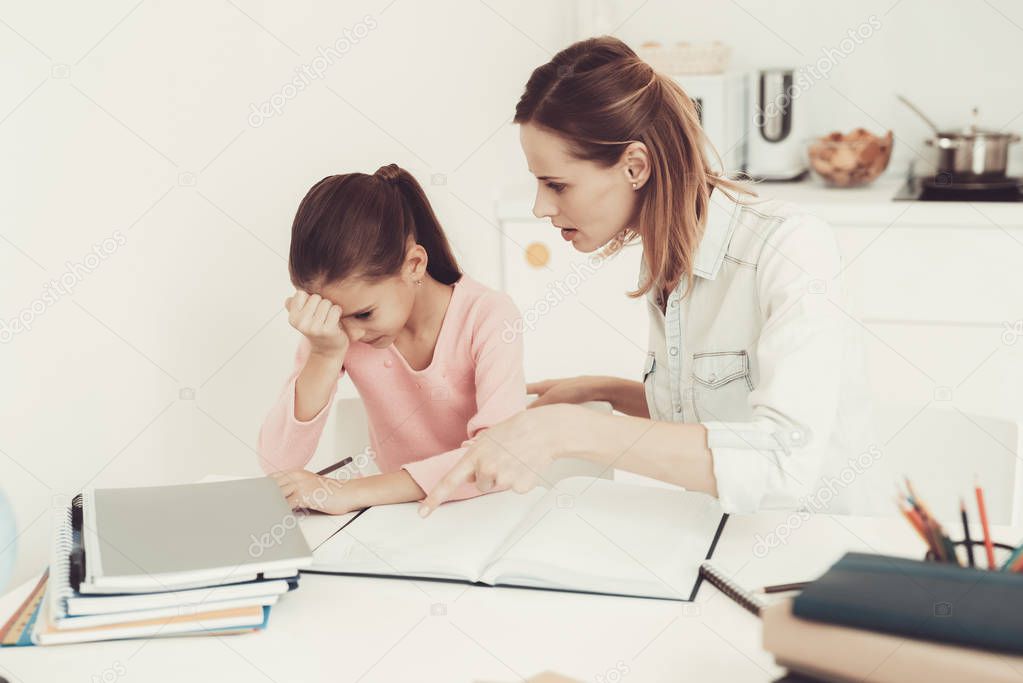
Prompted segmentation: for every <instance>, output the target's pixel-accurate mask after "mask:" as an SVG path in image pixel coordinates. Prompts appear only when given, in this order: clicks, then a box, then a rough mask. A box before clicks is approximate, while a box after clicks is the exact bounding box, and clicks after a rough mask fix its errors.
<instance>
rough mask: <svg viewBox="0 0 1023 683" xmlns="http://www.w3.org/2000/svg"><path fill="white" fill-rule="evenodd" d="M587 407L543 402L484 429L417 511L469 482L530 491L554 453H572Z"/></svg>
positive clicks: (425, 509)
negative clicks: (578, 423) (572, 445)
mask: <svg viewBox="0 0 1023 683" xmlns="http://www.w3.org/2000/svg"><path fill="white" fill-rule="evenodd" d="M584 411H585V409H584V408H578V407H577V406H570V405H549V406H542V407H540V408H537V409H535V410H527V411H524V412H521V413H519V414H517V415H515V416H514V417H510V418H508V419H507V420H505V421H504V422H501V423H500V424H497V425H494V426H493V427H491V428H489V429H486V430H484V431H482V432H480V433H479V434H477V435H476V437H475V438H474V439H473V444H472V445H471V446H469V450H468V451H467V452H466V454H465V455H464V456H462V459H461V460H460V461H459V462H458V464H457V465H455V466H454V467H453V468H451V471H450V472H448V474H447V476H445V477H444V479H442V480H441V482H440V483H439V484H438V485H437V486H435V487H434V489H433V490H432V491H431V492H430V495H428V496H427V497H426V498H425V499H424V500H423V504H422V505H421V506H420V508H419V515H420V516H422V517H426V516H427V515H429V514H430V513H431V512H433V510H434V509H436V508H437V506H438V505H440V504H441V503H443V502H444V501H446V500H447V499H448V498H450V497H451V495H452V494H453V493H454V492H455V490H456V489H457V488H458V487H459V486H461V485H462V484H464V483H466V482H472V481H475V482H476V488H478V489H479V490H480V491H482V492H484V493H486V492H488V491H493V490H495V489H508V488H510V489H513V490H514V491H516V492H518V493H526V492H527V491H529V490H530V489H532V488H533V487H534V486H536V484H537V482H538V481H539V480H540V479H541V478H542V476H543V472H544V471H545V470H546V469H547V467H548V466H549V465H550V464H551V462H552V461H553V460H554V459H555V458H559V457H563V456H565V455H570V452H569V448H570V447H569V443H570V442H571V440H572V439H573V435H574V434H575V433H576V431H575V430H576V424H577V422H578V421H579V417H580V415H581V413H582V412H584Z"/></svg>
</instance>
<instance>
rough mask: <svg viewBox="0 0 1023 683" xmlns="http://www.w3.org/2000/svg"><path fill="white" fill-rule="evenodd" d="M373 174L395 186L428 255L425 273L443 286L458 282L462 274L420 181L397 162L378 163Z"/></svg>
mask: <svg viewBox="0 0 1023 683" xmlns="http://www.w3.org/2000/svg"><path fill="white" fill-rule="evenodd" d="M373 175H374V176H376V177H377V178H380V179H381V180H383V181H384V182H387V183H389V184H391V185H393V186H394V187H396V188H397V189H398V192H399V193H400V196H401V200H402V201H403V202H404V204H405V208H406V210H407V211H408V212H409V214H410V218H411V223H412V225H413V226H414V232H413V235H414V238H415V240H416V242H418V243H419V244H421V245H423V248H424V249H425V250H426V254H427V256H428V257H429V260H428V261H427V264H426V272H428V273H429V274H430V275H431V276H432V277H433V279H434V280H437V281H438V282H441V283H443V284H445V285H451V284H454V283H455V282H457V281H458V279H459V278H461V277H462V272H461V271H460V270H459V268H458V262H457V261H456V260H455V255H454V253H453V252H452V250H451V245H450V244H449V243H448V238H447V237H446V236H445V235H444V230H443V229H442V228H441V226H440V221H439V220H437V214H435V213H434V212H433V207H432V206H430V201H429V200H428V199H427V198H426V193H425V192H424V191H423V188H422V186H421V185H420V184H419V182H418V181H416V179H415V177H413V175H412V174H411V173H409V172H408V171H406V170H405V169H403V168H401V167H400V166H398V165H397V164H387V165H386V166H381V167H380V168H378V169H377V172H376V173H374V174H373Z"/></svg>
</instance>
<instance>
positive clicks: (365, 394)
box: [259, 275, 526, 498]
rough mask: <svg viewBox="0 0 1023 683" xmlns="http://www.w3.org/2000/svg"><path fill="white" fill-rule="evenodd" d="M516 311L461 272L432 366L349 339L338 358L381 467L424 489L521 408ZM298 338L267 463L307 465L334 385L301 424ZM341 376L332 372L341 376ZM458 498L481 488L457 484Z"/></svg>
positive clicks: (304, 346)
mask: <svg viewBox="0 0 1023 683" xmlns="http://www.w3.org/2000/svg"><path fill="white" fill-rule="evenodd" d="M518 319H519V312H518V309H517V308H516V307H515V304H514V303H512V300H511V298H510V297H509V296H508V295H507V294H504V293H502V292H496V291H493V290H490V289H488V288H486V287H484V286H483V285H481V284H479V283H478V282H476V281H474V280H472V279H470V278H469V277H468V276H466V275H463V276H462V278H461V279H460V280H459V281H458V282H457V283H456V284H455V287H454V292H453V293H452V295H451V301H450V303H449V304H448V309H447V312H446V313H445V315H444V320H443V322H442V323H441V329H440V334H439V336H438V338H437V346H436V348H435V350H434V354H433V360H432V361H431V362H430V365H429V366H428V367H426V368H425V369H423V370H421V371H416V370H413V369H412V368H411V367H410V366H409V364H408V362H407V361H406V360H405V357H404V356H402V355H401V353H400V352H399V351H398V350H397V349H396V348H395V347H394V345H393V344H392V345H391V346H389V347H387V348H386V349H374V348H373V347H372V346H369V345H368V344H362V343H358V342H356V343H353V344H352V345H351V346H350V347H349V349H348V353H347V355H346V356H345V361H344V367H343V368H342V370H341V375H343V374H344V373H345V372H347V373H348V375H349V376H350V377H351V378H352V382H353V383H354V384H355V388H356V389H357V390H358V392H359V396H360V397H361V398H362V401H363V403H364V404H365V407H366V416H367V418H368V422H369V437H370V446H371V448H372V449H373V451H374V453H375V454H376V463H377V466H378V467H379V468H380V471H381V472H384V473H387V472H395V471H397V470H398V469H400V468H404V469H405V470H407V471H408V473H409V474H410V475H411V476H412V478H413V479H415V481H416V483H417V484H418V485H419V486H420V488H422V489H423V490H424V491H426V492H427V493H429V492H430V490H431V489H433V488H434V487H435V486H436V485H437V484H438V483H440V480H441V479H443V477H444V475H445V474H447V472H448V470H450V469H451V468H452V467H453V466H454V465H455V463H457V462H458V461H459V459H460V458H461V457H462V455H463V454H464V453H465V450H466V441H467V440H468V439H471V438H473V437H474V436H476V435H477V434H478V433H479V432H480V431H481V430H483V429H486V428H487V427H490V426H492V425H494V424H497V423H498V422H501V421H502V420H504V419H506V418H508V417H511V416H512V415H514V414H516V413H518V412H520V411H521V410H523V409H524V408H525V406H526V383H525V378H524V375H523V371H522V340H521V335H520V334H516V333H515V332H516V331H517V328H516V321H517V320H518ZM310 348H311V347H310V345H309V341H308V340H307V339H306V338H305V337H302V339H301V341H300V343H299V347H298V352H297V354H296V355H295V370H294V372H292V373H291V376H290V377H289V378H288V381H287V382H286V383H285V385H284V390H283V391H282V392H281V394H280V397H279V398H278V399H277V403H276V404H274V406H273V408H272V409H271V410H270V414H269V415H267V417H266V420H264V422H263V426H262V429H260V432H259V455H260V458H261V460H260V464H261V466H262V468H263V470H264V471H266V472H268V473H269V472H273V471H279V470H288V469H297V468H301V467H304V466H305V465H306V463H308V462H309V460H310V459H311V458H312V457H313V452H314V451H315V450H316V445H317V443H318V442H319V440H320V435H321V434H322V433H323V427H324V425H325V424H326V421H327V415H328V413H329V412H330V406H331V405H332V404H333V402H334V395H335V394H336V393H337V385H335V386H334V389H333V390H332V391H331V395H330V400H329V401H328V402H327V405H325V406H324V407H323V409H322V410H321V411H320V412H319V413H318V414H317V415H316V416H315V417H313V418H312V419H311V420H309V421H308V422H301V421H299V420H298V419H296V417H295V382H296V380H297V379H298V375H299V373H300V372H301V371H302V368H303V367H304V366H305V362H306V359H307V358H308V357H309V352H310ZM341 375H339V377H340V376H341ZM457 493H458V495H456V496H455V498H469V497H472V496H475V495H479V490H478V489H476V487H475V485H473V484H467V485H465V486H463V487H462V488H461V489H460V490H459V491H458V492H457Z"/></svg>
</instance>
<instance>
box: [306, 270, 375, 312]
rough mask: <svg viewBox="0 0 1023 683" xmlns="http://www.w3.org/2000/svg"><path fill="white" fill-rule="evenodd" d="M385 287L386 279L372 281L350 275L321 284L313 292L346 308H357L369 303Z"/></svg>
mask: <svg viewBox="0 0 1023 683" xmlns="http://www.w3.org/2000/svg"><path fill="white" fill-rule="evenodd" d="M386 287H387V281H386V280H378V281H373V280H368V279H365V278H356V277H352V278H345V279H344V280H340V281H337V282H331V283H330V284H326V285H321V286H320V287H318V288H317V290H316V292H315V293H316V294H319V295H320V296H321V297H323V298H325V299H330V300H331V301H333V302H334V303H336V304H339V305H340V306H341V307H342V308H344V309H346V310H357V309H359V308H365V307H367V306H369V305H371V304H372V303H373V302H374V301H375V300H376V299H377V298H379V297H380V295H381V293H382V292H383V291H384V288H386Z"/></svg>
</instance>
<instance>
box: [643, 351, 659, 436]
mask: <svg viewBox="0 0 1023 683" xmlns="http://www.w3.org/2000/svg"><path fill="white" fill-rule="evenodd" d="M656 370H657V355H656V354H655V353H654V352H653V351H650V352H648V353H647V355H646V361H645V362H644V363H643V389H644V391H645V392H646V407H647V412H649V413H650V419H651V420H659V419H660V418H659V417H658V412H657V401H656V398H655V396H656V395H655V393H654V372H655V371H656Z"/></svg>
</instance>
